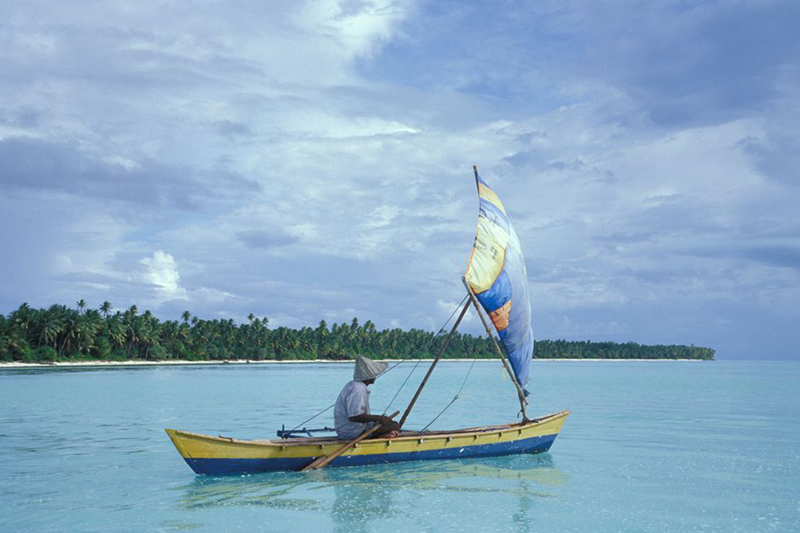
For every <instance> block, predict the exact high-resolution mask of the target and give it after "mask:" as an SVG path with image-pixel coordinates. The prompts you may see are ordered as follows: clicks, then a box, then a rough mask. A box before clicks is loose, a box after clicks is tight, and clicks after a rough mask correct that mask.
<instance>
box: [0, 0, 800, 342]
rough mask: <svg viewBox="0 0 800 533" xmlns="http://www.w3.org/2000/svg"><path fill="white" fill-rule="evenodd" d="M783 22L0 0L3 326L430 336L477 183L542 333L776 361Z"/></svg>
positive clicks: (784, 178)
mask: <svg viewBox="0 0 800 533" xmlns="http://www.w3.org/2000/svg"><path fill="white" fill-rule="evenodd" d="M797 9H798V8H797V7H796V6H794V5H793V4H791V3H788V2H780V1H777V2H759V3H755V2H753V3H750V2H738V3H735V4H725V3H718V2H706V3H701V4H692V5H686V4H685V3H683V2H677V1H674V2H673V1H662V2H655V3H653V2H640V1H630V2H625V3H624V4H620V5H612V4H597V3H595V2H586V1H571V2H567V3H563V2H562V3H558V4H557V5H556V4H553V3H547V2H545V3H536V4H530V5H526V6H521V5H515V6H514V9H511V8H510V7H508V6H506V8H498V7H497V6H488V5H484V4H480V3H463V2H443V3H414V2H390V1H385V0H375V1H364V2H347V1H333V0H330V1H324V2H313V3H312V2H299V3H292V4H286V5H280V6H277V5H267V4H263V3H258V2H248V1H239V2H234V3H232V4H231V3H230V2H229V3H221V2H211V3H207V4H205V5H204V6H203V9H202V10H200V11H198V10H197V9H196V8H195V7H190V6H184V5H181V4H167V5H165V4H163V3H152V2H145V3H143V4H142V3H140V4H137V5H136V6H135V7H130V6H127V7H125V8H121V7H119V6H116V5H111V4H109V5H106V6H102V7H98V6H96V5H89V4H85V5H84V4H76V5H70V6H69V7H66V6H60V5H53V4H51V3H47V4H45V3H44V2H37V1H35V0H34V1H33V2H26V3H6V4H4V5H3V6H2V7H0V20H3V21H4V23H3V25H2V30H0V63H2V64H3V74H2V77H1V78H0V102H2V104H0V222H2V224H0V249H2V251H3V252H4V254H3V261H1V262H0V306H2V308H3V309H6V310H10V309H12V308H14V307H16V306H17V305H19V303H20V302H21V301H30V302H31V303H32V304H34V305H47V304H49V303H52V301H53V300H57V301H66V302H71V301H76V300H77V299H80V298H84V299H87V300H89V301H90V303H91V302H93V301H95V300H97V302H98V304H99V302H102V301H103V300H109V301H112V303H114V304H115V305H118V306H119V307H124V306H127V305H130V304H133V303H136V304H137V305H140V306H142V305H149V306H152V307H153V310H154V311H156V312H157V313H159V314H160V315H162V316H164V317H165V318H176V317H177V316H178V315H179V313H180V312H181V311H183V310H184V309H187V308H188V309H190V310H191V311H192V312H193V313H194V314H197V315H200V316H207V317H217V316H226V317H232V318H235V319H237V320H244V319H245V317H246V316H247V314H249V313H250V312H254V313H256V314H258V315H259V316H269V317H270V318H271V320H272V321H273V323H274V324H276V325H289V326H303V325H314V324H316V323H318V322H319V320H320V319H321V318H325V319H326V320H328V321H329V322H331V321H342V320H347V321H349V320H350V319H352V317H353V315H358V316H359V317H360V318H361V319H362V320H363V319H367V318H370V319H372V320H373V321H374V322H375V323H376V324H377V325H378V326H379V327H388V326H394V325H398V324H399V325H402V327H424V328H429V329H437V328H438V327H439V326H440V325H441V324H442V323H443V322H444V320H446V318H447V316H449V314H450V312H451V311H452V309H450V304H448V302H457V301H460V298H461V297H462V295H463V292H462V291H463V289H462V287H461V284H460V276H461V275H462V274H463V271H464V268H465V265H466V261H467V259H468V257H469V252H470V247H471V245H472V239H473V236H474V231H475V220H476V209H477V205H476V199H475V190H474V183H473V182H472V177H471V165H472V164H474V163H477V164H478V165H479V167H480V169H481V172H482V175H483V176H484V178H485V179H487V181H489V183H491V184H492V186H493V187H494V188H495V190H496V191H497V192H498V194H499V195H500V197H501V198H502V199H503V201H504V202H505V204H506V208H507V210H508V212H509V214H510V216H511V218H512V220H513V222H514V224H515V227H516V229H517V232H518V233H519V235H520V237H521V239H522V244H523V247H524V249H525V251H526V257H527V260H528V271H529V277H530V282H531V289H532V290H531V293H532V300H533V309H534V311H533V314H534V328H535V332H536V335H537V338H548V337H554V336H568V337H573V338H585V337H586V336H587V335H592V337H597V338H602V339H611V340H635V341H639V342H695V343H696V344H703V343H705V344H712V345H715V346H716V347H718V348H720V351H721V352H723V353H726V354H729V355H737V356H746V355H748V354H749V353H751V352H752V350H753V349H755V348H754V347H757V346H760V342H761V339H760V338H757V337H756V336H755V335H752V336H750V335H749V334H746V333H745V332H744V330H745V329H747V328H744V327H741V324H753V325H754V326H753V327H754V328H755V329H756V330H757V331H758V335H759V336H760V337H761V338H763V337H775V339H776V340H775V343H774V346H775V347H776V349H783V350H784V351H785V349H784V348H780V347H781V346H786V345H792V343H793V342H794V343H795V344H796V341H797V340H800V338H798V337H797V335H796V334H794V333H791V329H792V328H784V329H785V331H781V332H775V331H771V330H770V327H769V324H770V322H771V321H772V322H774V323H776V324H778V323H780V324H783V323H785V322H787V321H788V320H789V319H788V318H787V317H796V316H797V306H796V304H794V303H793V300H792V298H795V301H796V297H797V294H796V290H795V289H793V287H797V286H800V279H799V278H798V275H800V274H798V269H797V268H796V265H797V261H796V260H797V257H796V255H797V254H796V250H797V249H798V239H800V219H798V215H797V212H796V211H797V209H796V206H797V184H798V180H797V178H798V174H797V172H796V169H797V167H798V164H797V155H796V154H798V153H800V150H798V149H797V148H798V147H800V128H799V127H798V126H797V124H800V121H798V120H797V118H798V116H800V113H798V112H799V111H800V105H798V103H797V98H796V94H797V93H798V90H800V76H798V72H800V69H799V65H798V61H797V57H800V54H798V53H797V52H798V50H797V47H798V46H799V45H798V41H797V39H796V38H795V37H794V33H795V32H794V30H793V28H794V26H796V24H794V21H796V20H797V19H798V17H797ZM11 280H13V281H11ZM464 327H465V331H470V332H473V333H477V334H480V333H481V329H480V328H481V327H480V324H479V323H477V322H475V321H474V320H471V321H467V322H466V323H465V326H464ZM581 332H583V333H581Z"/></svg>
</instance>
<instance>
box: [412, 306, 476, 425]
mask: <svg viewBox="0 0 800 533" xmlns="http://www.w3.org/2000/svg"><path fill="white" fill-rule="evenodd" d="M467 309H469V302H467V303H465V304H464V308H463V309H462V310H461V314H460V315H458V320H456V323H455V324H453V329H451V330H450V333H449V334H448V335H447V338H446V339H445V340H444V344H442V347H441V348H440V349H439V353H437V354H436V358H435V359H434V360H433V363H431V366H430V368H428V373H427V374H425V378H424V379H423V380H422V383H420V384H419V388H418V389H417V392H416V393H415V394H414V397H413V398H411V403H409V404H408V407H407V408H406V412H405V413H403V417H402V418H401V419H400V427H403V424H404V423H405V421H406V418H408V414H409V413H410V412H411V409H412V408H413V407H414V404H415V403H416V402H417V398H419V395H420V393H421V392H422V388H423V387H424V386H425V384H426V383H427V382H428V378H429V377H431V373H432V372H433V369H434V368H436V363H438V362H439V359H441V357H442V354H443V353H444V351H445V350H446V349H447V345H448V344H449V343H450V338H451V337H452V336H453V333H455V332H456V329H458V325H459V324H461V319H462V318H464V315H465V314H466V313H467Z"/></svg>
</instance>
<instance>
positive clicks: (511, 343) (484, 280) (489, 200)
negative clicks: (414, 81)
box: [465, 170, 533, 395]
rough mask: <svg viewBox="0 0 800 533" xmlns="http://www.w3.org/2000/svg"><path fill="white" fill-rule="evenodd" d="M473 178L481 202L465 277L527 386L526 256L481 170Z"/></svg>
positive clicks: (530, 343)
mask: <svg viewBox="0 0 800 533" xmlns="http://www.w3.org/2000/svg"><path fill="white" fill-rule="evenodd" d="M475 180H476V182H477V185H478V197H479V199H480V207H479V211H478V231H477V233H476V234H475V245H474V246H473V249H472V257H471V258H470V260H469V264H468V265H467V273H466V275H465V277H466V280H467V283H469V286H470V287H471V288H472V290H473V291H474V292H475V295H476V296H477V297H478V301H479V302H480V304H481V305H482V306H483V308H484V309H485V310H486V312H487V313H488V315H489V318H490V319H491V320H492V323H493V324H494V327H495V329H496V330H497V333H498V335H499V336H500V341H501V342H502V344H503V347H504V348H505V352H506V355H507V357H508V361H509V363H511V368H512V369H513V370H514V375H515V377H516V378H517V382H518V383H519V384H520V386H521V387H523V388H524V387H525V385H526V384H527V383H528V378H529V376H530V366H531V358H532V357H533V330H532V329H531V301H530V298H529V296H528V273H527V270H526V268H525V258H524V257H523V255H522V249H521V247H520V244H519V238H518V237H517V234H516V232H515V231H514V228H513V227H512V226H511V222H510V221H509V220H508V215H507V214H506V210H505V208H504V207H503V204H502V202H500V199H499V198H498V197H497V195H496V194H495V193H494V191H493V190H492V189H491V188H490V187H489V186H488V185H487V184H486V182H485V181H483V180H482V179H481V178H480V177H479V176H478V171H477V170H476V171H475ZM525 394H526V395H527V391H525Z"/></svg>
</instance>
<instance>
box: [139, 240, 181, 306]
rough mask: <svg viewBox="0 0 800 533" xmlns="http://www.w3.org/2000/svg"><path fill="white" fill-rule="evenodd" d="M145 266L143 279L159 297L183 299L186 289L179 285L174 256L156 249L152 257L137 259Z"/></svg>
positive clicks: (178, 274) (179, 277) (179, 278)
mask: <svg viewBox="0 0 800 533" xmlns="http://www.w3.org/2000/svg"><path fill="white" fill-rule="evenodd" d="M139 264H142V265H144V266H145V267H146V271H145V274H144V279H145V281H147V282H148V283H149V284H150V285H152V286H153V287H154V288H155V290H156V292H157V293H158V296H159V298H161V299H164V300H185V299H186V289H184V288H182V287H181V286H180V281H181V275H180V272H178V265H177V263H176V262H175V258H174V257H172V255H171V254H168V253H166V252H164V251H162V250H157V251H156V252H154V253H153V256H152V257H145V258H144V259H142V260H140V261H139Z"/></svg>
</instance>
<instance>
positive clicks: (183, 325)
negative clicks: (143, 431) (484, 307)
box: [0, 300, 714, 363]
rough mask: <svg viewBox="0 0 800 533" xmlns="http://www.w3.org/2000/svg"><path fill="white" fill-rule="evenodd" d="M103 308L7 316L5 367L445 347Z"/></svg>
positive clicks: (0, 355)
mask: <svg viewBox="0 0 800 533" xmlns="http://www.w3.org/2000/svg"><path fill="white" fill-rule="evenodd" d="M111 310H112V308H111V304H110V303H109V302H103V304H102V305H101V306H100V307H99V308H98V309H97V310H95V309H87V304H86V302H85V301H84V300H80V301H79V302H78V303H77V309H71V308H69V307H67V306H65V305H59V304H55V305H52V306H50V307H49V308H47V309H33V308H31V307H30V306H29V305H28V304H26V303H24V304H22V305H21V306H19V308H18V309H17V310H15V311H13V312H12V313H11V314H9V315H8V316H7V317H6V316H2V315H0V361H22V362H30V363H35V362H54V361H80V360H109V361H114V360H116V361H125V360H137V359H148V360H165V359H185V360H193V361H197V360H202V361H220V360H226V359H251V360H278V361H280V360H315V359H351V358H352V357H353V356H354V355H357V354H358V355H365V356H368V357H380V358H389V359H407V358H423V359H424V358H431V357H433V356H434V355H435V352H436V350H437V348H438V347H439V344H440V343H439V342H437V341H436V336H435V334H434V333H432V332H430V331H424V330H420V329H411V330H409V331H403V330H401V329H398V328H395V329H384V330H378V329H376V328H375V325H374V324H373V323H372V322H371V321H369V320H367V321H366V322H365V323H364V324H363V325H362V324H360V323H359V321H358V319H357V318H354V319H353V320H352V322H351V323H349V324H347V323H342V324H334V325H333V326H331V327H328V325H327V324H326V323H325V321H324V320H323V321H321V322H320V323H319V326H317V327H316V328H310V327H304V328H300V329H291V328H285V327H279V328H275V329H270V328H269V320H268V319H267V318H259V317H256V316H254V315H252V314H250V316H249V317H248V323H247V324H236V323H235V322H234V321H233V320H201V319H199V318H197V317H196V316H192V314H191V313H190V312H189V311H184V312H183V313H182V314H181V319H180V320H167V321H164V322H162V321H160V320H159V319H158V318H156V317H155V316H154V315H153V314H152V313H151V312H150V311H145V312H144V313H142V314H139V311H138V309H137V307H136V306H135V305H134V306H131V307H130V308H129V309H127V310H125V311H117V312H115V313H112V312H111ZM535 356H536V357H537V358H543V359H562V358H578V359H581V358H603V359H707V360H710V359H713V358H714V350H712V349H710V348H700V347H696V346H643V345H639V344H635V343H626V344H617V343H613V342H588V341H583V342H573V341H563V340H558V341H546V340H544V341H538V342H537V343H536V354H535ZM444 357H445V358H470V359H471V358H482V359H489V358H493V357H495V353H494V351H493V348H492V344H491V341H490V339H489V338H488V337H486V336H481V337H475V336H472V335H469V334H462V333H458V332H457V333H456V334H455V335H454V336H453V339H452V340H451V341H450V344H449V346H448V348H447V351H446V352H445V353H444Z"/></svg>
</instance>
